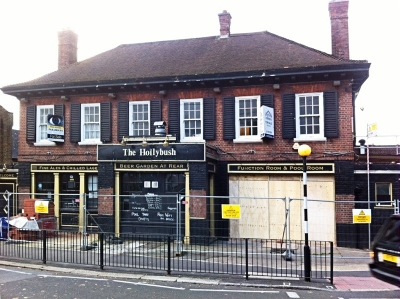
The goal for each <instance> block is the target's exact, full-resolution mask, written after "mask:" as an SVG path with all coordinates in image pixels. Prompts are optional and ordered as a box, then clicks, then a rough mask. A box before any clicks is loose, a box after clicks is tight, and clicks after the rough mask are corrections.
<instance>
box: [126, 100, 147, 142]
mask: <svg viewBox="0 0 400 299" xmlns="http://www.w3.org/2000/svg"><path fill="white" fill-rule="evenodd" d="M137 105H147V121H145V120H140V121H137V122H147V125H148V133H147V134H142V135H134V131H133V124H134V123H135V121H134V120H133V106H137ZM150 134H151V123H150V101H136V102H129V136H149V135H150Z"/></svg>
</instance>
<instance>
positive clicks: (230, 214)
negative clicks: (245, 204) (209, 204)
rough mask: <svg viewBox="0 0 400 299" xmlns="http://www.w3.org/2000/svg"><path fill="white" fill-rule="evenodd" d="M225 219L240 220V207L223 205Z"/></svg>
mask: <svg viewBox="0 0 400 299" xmlns="http://www.w3.org/2000/svg"><path fill="white" fill-rule="evenodd" d="M221 206H222V218H223V219H240V205H221Z"/></svg>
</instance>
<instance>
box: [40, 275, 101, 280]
mask: <svg viewBox="0 0 400 299" xmlns="http://www.w3.org/2000/svg"><path fill="white" fill-rule="evenodd" d="M38 276H41V277H44V278H46V277H53V278H71V279H82V280H100V281H105V280H108V279H106V278H91V277H80V276H59V275H38Z"/></svg>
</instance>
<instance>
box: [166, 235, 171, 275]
mask: <svg viewBox="0 0 400 299" xmlns="http://www.w3.org/2000/svg"><path fill="white" fill-rule="evenodd" d="M167 253H168V257H167V267H168V269H167V274H168V275H171V236H170V235H168V250H167Z"/></svg>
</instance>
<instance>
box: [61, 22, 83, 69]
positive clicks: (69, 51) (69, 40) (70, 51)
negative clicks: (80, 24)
mask: <svg viewBox="0 0 400 299" xmlns="http://www.w3.org/2000/svg"><path fill="white" fill-rule="evenodd" d="M77 52H78V35H77V34H76V33H75V32H73V31H72V30H70V29H67V30H63V31H60V32H58V69H61V68H63V67H66V66H68V65H70V64H73V63H75V62H77V61H78V59H77V56H78V55H77Z"/></svg>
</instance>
